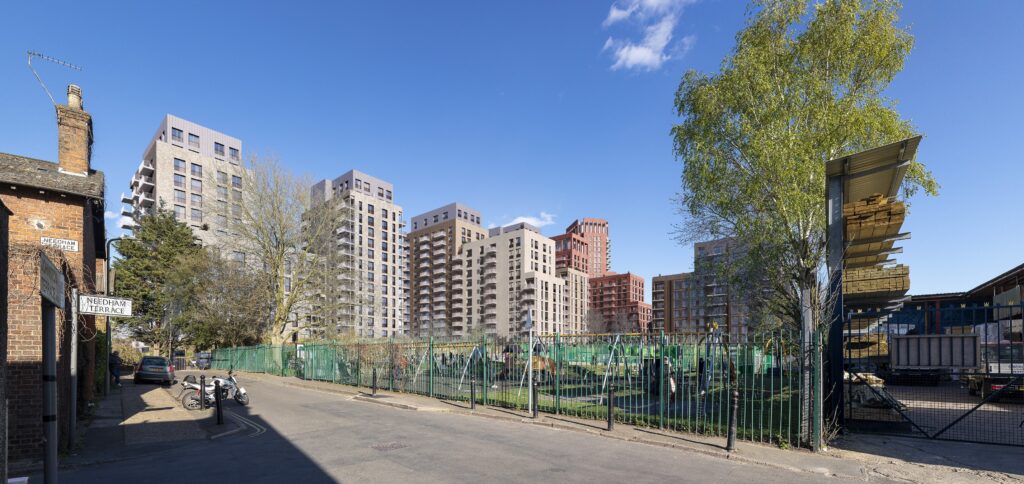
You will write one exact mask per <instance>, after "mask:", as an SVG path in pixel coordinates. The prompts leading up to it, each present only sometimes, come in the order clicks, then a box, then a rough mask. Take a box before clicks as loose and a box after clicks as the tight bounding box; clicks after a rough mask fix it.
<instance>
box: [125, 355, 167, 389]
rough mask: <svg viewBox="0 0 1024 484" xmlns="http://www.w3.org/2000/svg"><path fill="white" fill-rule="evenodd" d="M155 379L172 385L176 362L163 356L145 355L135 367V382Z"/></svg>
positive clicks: (154, 380)
mask: <svg viewBox="0 0 1024 484" xmlns="http://www.w3.org/2000/svg"><path fill="white" fill-rule="evenodd" d="M146 381H153V382H159V383H164V384H167V385H170V384H172V383H174V382H175V381H176V380H175V379H174V364H173V363H171V362H169V361H167V358H164V357H163V356H144V357H142V360H141V361H139V364H138V366H136V367H135V383H141V382H146Z"/></svg>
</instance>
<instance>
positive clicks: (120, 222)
mask: <svg viewBox="0 0 1024 484" xmlns="http://www.w3.org/2000/svg"><path fill="white" fill-rule="evenodd" d="M134 222H135V221H134V220H132V218H131V217H129V216H127V215H122V216H121V218H119V219H117V226H118V227H121V226H123V225H124V224H132V223H134Z"/></svg>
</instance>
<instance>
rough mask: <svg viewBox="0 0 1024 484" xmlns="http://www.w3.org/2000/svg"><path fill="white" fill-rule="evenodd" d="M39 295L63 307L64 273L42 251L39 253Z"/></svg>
mask: <svg viewBox="0 0 1024 484" xmlns="http://www.w3.org/2000/svg"><path fill="white" fill-rule="evenodd" d="M39 295H40V296H42V297H43V299H46V300H47V301H49V302H50V303H51V304H53V305H54V306H57V307H58V308H61V309H64V273H62V272H61V271H59V270H57V266H55V265H53V262H50V258H49V257H46V254H44V253H42V252H40V253H39Z"/></svg>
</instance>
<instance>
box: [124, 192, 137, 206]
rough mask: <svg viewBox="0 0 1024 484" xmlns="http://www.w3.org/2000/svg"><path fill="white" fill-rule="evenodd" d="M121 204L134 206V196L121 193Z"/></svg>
mask: <svg viewBox="0 0 1024 484" xmlns="http://www.w3.org/2000/svg"><path fill="white" fill-rule="evenodd" d="M121 203H126V204H129V205H132V204H134V203H135V194H134V193H129V194H127V195H125V194H123V193H122V194H121Z"/></svg>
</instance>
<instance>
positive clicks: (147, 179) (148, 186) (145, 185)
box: [135, 175, 156, 192]
mask: <svg viewBox="0 0 1024 484" xmlns="http://www.w3.org/2000/svg"><path fill="white" fill-rule="evenodd" d="M135 180H136V181H138V183H139V186H140V187H142V190H143V191H147V192H149V191H153V188H154V187H156V185H155V184H154V183H153V177H151V176H144V175H136V178H135Z"/></svg>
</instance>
